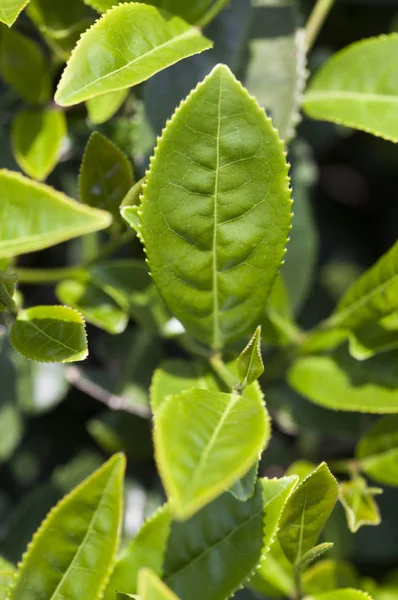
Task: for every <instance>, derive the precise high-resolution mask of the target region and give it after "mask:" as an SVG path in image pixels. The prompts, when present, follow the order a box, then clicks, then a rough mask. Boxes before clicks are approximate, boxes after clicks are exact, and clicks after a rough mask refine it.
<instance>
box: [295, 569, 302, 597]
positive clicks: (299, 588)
mask: <svg viewBox="0 0 398 600" xmlns="http://www.w3.org/2000/svg"><path fill="white" fill-rule="evenodd" d="M294 587H295V589H296V595H295V600H301V598H302V597H303V586H302V582H301V571H300V569H299V568H297V567H296V568H295V569H294Z"/></svg>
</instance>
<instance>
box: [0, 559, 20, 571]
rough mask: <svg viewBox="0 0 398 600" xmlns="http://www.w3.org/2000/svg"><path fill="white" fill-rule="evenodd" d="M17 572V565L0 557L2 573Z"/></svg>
mask: <svg viewBox="0 0 398 600" xmlns="http://www.w3.org/2000/svg"><path fill="white" fill-rule="evenodd" d="M16 570H17V568H16V566H15V565H13V564H12V563H11V562H10V561H8V560H6V559H5V558H3V557H2V556H0V571H2V572H4V571H8V572H9V573H15V571H16Z"/></svg>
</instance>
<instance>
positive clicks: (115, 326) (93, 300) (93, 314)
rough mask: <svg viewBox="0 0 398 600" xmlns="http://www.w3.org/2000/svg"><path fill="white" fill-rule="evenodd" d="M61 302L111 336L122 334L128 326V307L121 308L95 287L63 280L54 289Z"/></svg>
mask: <svg viewBox="0 0 398 600" xmlns="http://www.w3.org/2000/svg"><path fill="white" fill-rule="evenodd" d="M56 296H57V298H58V299H59V300H60V302H62V304H66V305H67V306H70V307H72V308H74V309H75V310H77V311H79V312H80V313H81V314H82V315H83V317H84V318H85V319H86V321H88V322H89V323H92V324H93V325H95V326H96V327H99V328H100V329H103V330H104V331H107V332H108V333H111V334H114V335H116V334H118V333H122V332H123V331H124V330H125V329H126V327H127V324H128V321H129V316H128V307H124V308H123V307H121V306H120V305H119V304H118V303H117V302H116V300H115V299H114V298H112V297H111V296H110V295H109V294H107V293H106V292H105V291H103V290H102V289H101V288H100V287H98V286H97V285H95V284H93V283H91V282H89V281H87V282H82V281H74V280H71V279H65V280H64V281H62V282H61V283H60V284H59V285H58V286H57V288H56Z"/></svg>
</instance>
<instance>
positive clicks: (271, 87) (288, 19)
mask: <svg viewBox="0 0 398 600" xmlns="http://www.w3.org/2000/svg"><path fill="white" fill-rule="evenodd" d="M297 13H298V11H297V3H296V2H295V1H294V0H288V1H286V0H273V1H272V2H269V0H257V1H256V3H255V12H254V15H253V21H254V28H253V29H254V31H253V38H254V39H252V41H251V43H250V62H249V65H248V69H247V74H246V85H247V88H248V90H249V91H250V93H252V94H253V96H255V97H256V98H257V101H258V102H259V104H261V106H263V107H264V108H266V109H267V111H269V112H270V113H271V116H272V120H273V123H274V125H275V127H276V128H277V129H278V131H279V134H280V136H281V138H282V139H283V140H285V141H286V142H287V141H289V140H290V139H291V138H292V137H293V135H294V132H295V128H296V125H297V124H298V122H299V120H300V117H299V115H300V110H299V109H300V104H301V100H302V95H303V91H304V85H305V81H306V77H307V75H306V68H305V66H306V48H305V39H304V37H305V36H304V32H303V30H300V29H298V14H297Z"/></svg>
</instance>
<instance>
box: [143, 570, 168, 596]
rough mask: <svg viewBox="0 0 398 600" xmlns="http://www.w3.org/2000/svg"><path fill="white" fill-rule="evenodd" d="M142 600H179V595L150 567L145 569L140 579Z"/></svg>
mask: <svg viewBox="0 0 398 600" xmlns="http://www.w3.org/2000/svg"><path fill="white" fill-rule="evenodd" d="M138 593H139V598H140V600H178V598H177V596H176V595H175V594H174V593H173V592H172V591H171V590H170V589H169V588H168V587H167V585H165V584H164V583H163V581H162V580H161V579H159V577H158V576H157V575H156V574H155V573H153V571H151V570H150V569H143V570H142V571H141V572H140V575H139V580H138Z"/></svg>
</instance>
